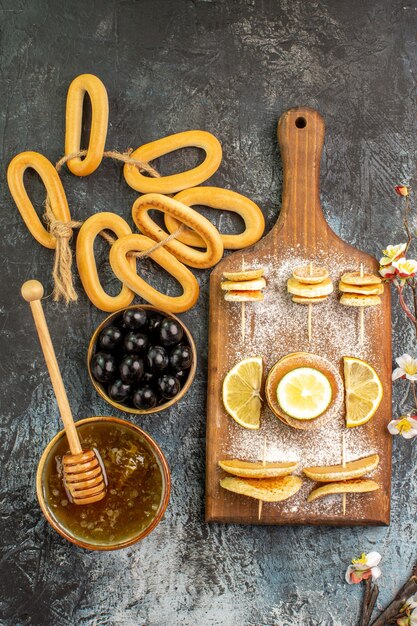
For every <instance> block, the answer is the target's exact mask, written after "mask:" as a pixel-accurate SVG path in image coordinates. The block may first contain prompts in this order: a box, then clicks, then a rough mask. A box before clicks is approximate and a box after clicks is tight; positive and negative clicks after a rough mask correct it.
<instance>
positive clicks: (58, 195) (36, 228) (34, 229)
mask: <svg viewBox="0 0 417 626" xmlns="http://www.w3.org/2000/svg"><path fill="white" fill-rule="evenodd" d="M29 168H30V169H33V170H35V172H36V173H37V174H38V175H39V176H40V178H41V180H42V182H43V184H44V186H45V189H46V193H47V194H48V198H49V202H50V205H51V208H52V212H53V214H54V215H55V218H56V219H57V220H60V221H62V222H69V221H70V220H71V216H70V212H69V208H68V202H67V197H66V195H65V191H64V188H63V186H62V183H61V179H60V178H59V175H58V172H57V171H56V169H55V167H54V166H53V165H52V163H51V162H50V161H48V159H47V158H46V157H44V156H43V155H42V154H39V152H21V153H20V154H17V155H16V156H15V157H14V158H13V159H12V161H11V162H10V164H9V167H8V169H7V182H8V185H9V189H10V193H11V194H12V196H13V200H14V201H15V203H16V206H17V208H18V209H19V211H20V214H21V216H22V217H23V220H24V222H25V224H26V226H27V228H28V229H29V231H30V232H31V233H32V235H33V237H34V238H35V239H36V241H38V242H39V243H40V244H42V245H43V246H45V248H51V249H54V248H56V238H55V237H54V236H53V235H51V233H49V232H48V231H47V230H46V228H45V226H44V225H43V224H42V222H41V220H40V219H39V217H38V215H37V213H36V211H35V208H34V206H33V204H32V202H31V200H30V198H29V196H28V194H27V191H26V188H25V183H24V180H23V176H24V174H25V171H26V170H27V169H29Z"/></svg>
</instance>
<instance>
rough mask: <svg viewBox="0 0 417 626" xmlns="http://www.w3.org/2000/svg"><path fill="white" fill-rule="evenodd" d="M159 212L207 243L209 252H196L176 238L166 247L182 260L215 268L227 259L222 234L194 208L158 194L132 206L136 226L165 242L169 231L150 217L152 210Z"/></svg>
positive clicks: (144, 198) (153, 194) (190, 264)
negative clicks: (190, 229)
mask: <svg viewBox="0 0 417 626" xmlns="http://www.w3.org/2000/svg"><path fill="white" fill-rule="evenodd" d="M152 209H157V210H158V211H162V212H163V213H165V214H166V213H168V214H169V215H172V216H173V217H175V218H177V219H178V220H179V222H181V223H183V224H185V225H186V226H188V227H189V228H192V229H193V230H195V231H196V232H197V233H198V234H199V235H200V236H201V238H202V240H203V241H204V247H205V248H206V250H204V251H201V250H195V249H194V248H190V247H189V246H187V245H185V244H184V243H181V242H180V241H178V240H177V239H172V240H171V241H169V242H168V243H166V244H165V246H164V247H165V248H167V249H168V250H169V251H170V252H171V253H172V254H173V255H174V256H175V258H177V259H178V260H179V261H181V262H182V263H184V264H185V265H189V266H190V267H197V268H206V267H213V265H216V263H218V262H219V261H220V259H221V258H222V256H223V242H222V240H221V237H220V234H219V231H218V230H217V228H216V227H215V226H213V224H212V223H211V222H209V220H208V219H206V218H205V217H203V216H202V215H200V214H199V213H197V211H194V209H191V208H190V207H188V206H187V205H186V204H183V203H182V202H178V200H174V198H169V197H167V196H164V195H162V194H158V193H149V194H146V195H144V196H141V197H140V198H138V199H137V200H136V202H135V203H134V204H133V207H132V217H133V221H134V222H135V224H136V226H137V227H138V228H139V230H140V231H141V232H142V233H143V234H144V235H147V236H148V237H150V238H151V239H154V240H155V241H162V240H163V239H166V238H167V237H168V236H169V233H167V232H166V231H165V230H163V229H162V228H160V226H158V224H157V223H156V222H154V221H153V219H152V218H151V217H150V215H149V211H151V210H152Z"/></svg>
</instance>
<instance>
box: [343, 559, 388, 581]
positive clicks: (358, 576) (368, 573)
mask: <svg viewBox="0 0 417 626" xmlns="http://www.w3.org/2000/svg"><path fill="white" fill-rule="evenodd" d="M381 558H382V557H381V555H380V554H379V552H369V554H365V553H363V554H362V555H361V556H360V557H359V558H358V559H352V563H351V564H350V565H349V567H348V568H347V571H346V575H345V579H346V582H347V583H349V585H356V584H358V583H360V582H361V581H362V580H366V579H367V578H371V577H372V580H376V579H377V578H379V577H380V576H381V573H382V572H381V569H380V568H379V567H378V565H379V563H380V562H381Z"/></svg>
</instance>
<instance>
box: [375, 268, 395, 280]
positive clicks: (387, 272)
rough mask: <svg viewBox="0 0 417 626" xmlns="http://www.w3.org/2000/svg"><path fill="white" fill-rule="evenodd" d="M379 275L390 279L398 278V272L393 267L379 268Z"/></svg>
mask: <svg viewBox="0 0 417 626" xmlns="http://www.w3.org/2000/svg"><path fill="white" fill-rule="evenodd" d="M379 273H380V274H381V276H382V278H386V279H390V278H394V276H396V274H397V270H396V269H395V267H393V266H392V265H385V266H382V267H380V268H379Z"/></svg>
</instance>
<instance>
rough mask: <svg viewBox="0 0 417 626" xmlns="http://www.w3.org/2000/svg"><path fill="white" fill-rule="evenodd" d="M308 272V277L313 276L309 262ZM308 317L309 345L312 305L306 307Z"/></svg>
mask: <svg viewBox="0 0 417 626" xmlns="http://www.w3.org/2000/svg"><path fill="white" fill-rule="evenodd" d="M308 272H309V275H310V276H313V264H312V262H311V261H310V263H309V266H308ZM307 315H308V317H307V326H308V343H311V318H312V315H313V305H312V304H311V302H310V304H309V305H308V314H307Z"/></svg>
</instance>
